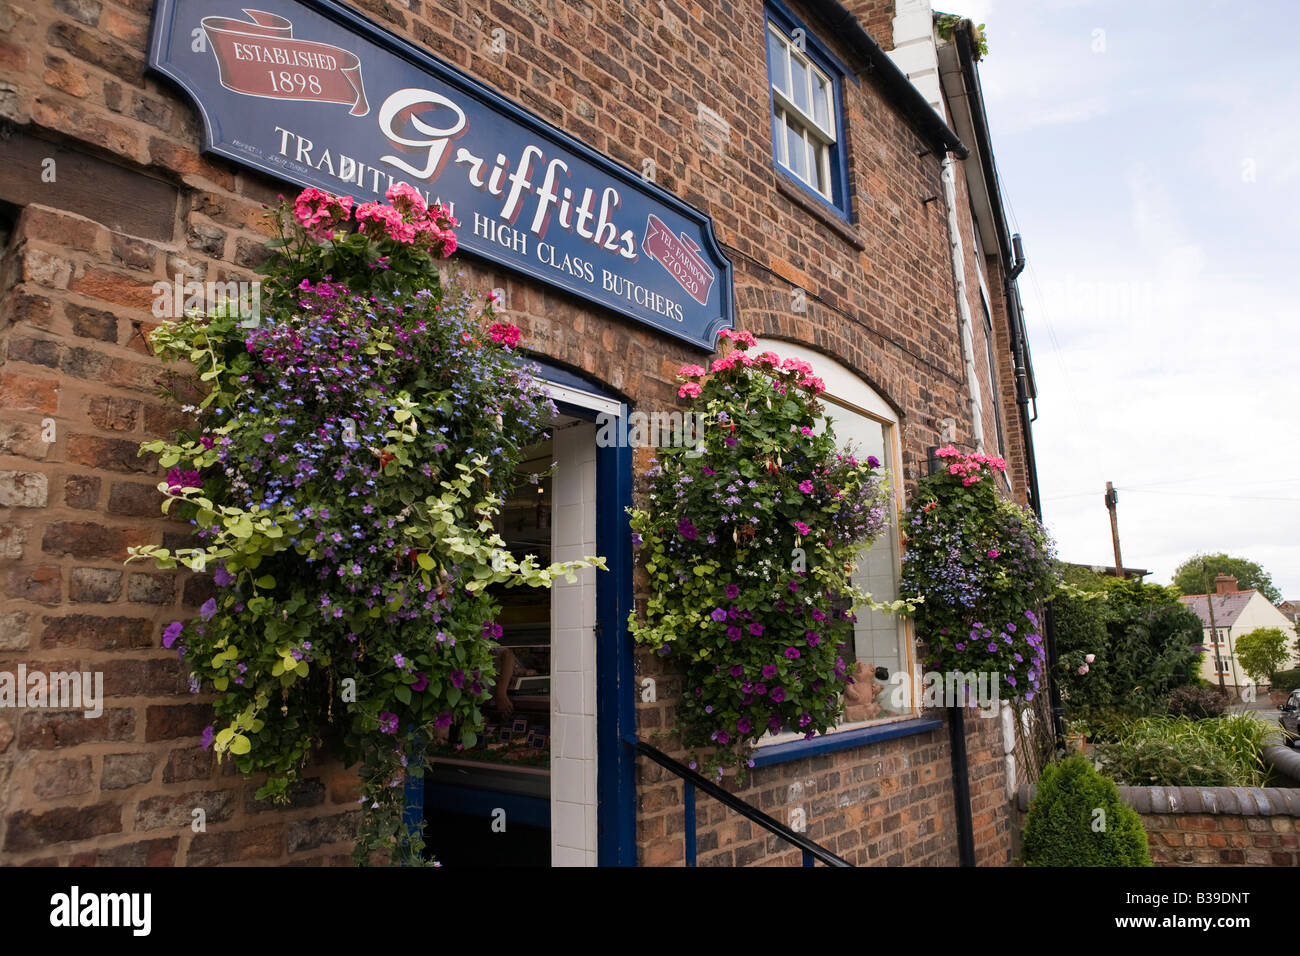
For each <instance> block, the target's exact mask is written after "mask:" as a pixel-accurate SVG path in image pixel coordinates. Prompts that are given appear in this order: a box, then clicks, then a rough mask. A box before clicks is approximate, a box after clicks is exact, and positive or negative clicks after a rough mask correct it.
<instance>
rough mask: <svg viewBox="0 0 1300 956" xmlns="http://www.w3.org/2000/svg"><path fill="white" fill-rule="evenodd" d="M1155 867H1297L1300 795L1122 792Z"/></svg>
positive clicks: (1274, 791) (1268, 790)
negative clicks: (1137, 818)
mask: <svg viewBox="0 0 1300 956" xmlns="http://www.w3.org/2000/svg"><path fill="white" fill-rule="evenodd" d="M1119 793H1120V797H1121V798H1123V800H1124V802H1125V803H1127V804H1128V805H1129V806H1131V807H1133V808H1134V809H1135V810H1137V811H1138V813H1139V814H1140V815H1141V817H1142V825H1143V826H1144V827H1146V831H1147V840H1148V842H1149V845H1150V847H1151V859H1152V861H1153V862H1154V863H1155V864H1156V866H1291V867H1294V866H1300V790H1283V789H1279V788H1277V787H1255V788H1248V787H1120V788H1119Z"/></svg>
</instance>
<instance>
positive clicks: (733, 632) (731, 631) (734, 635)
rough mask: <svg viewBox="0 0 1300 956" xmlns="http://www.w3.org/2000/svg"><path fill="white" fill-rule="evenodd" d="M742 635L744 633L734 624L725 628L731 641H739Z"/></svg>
mask: <svg viewBox="0 0 1300 956" xmlns="http://www.w3.org/2000/svg"><path fill="white" fill-rule="evenodd" d="M743 635H744V632H743V631H742V630H741V629H740V628H738V627H736V625H734V624H733V625H731V627H729V628H727V637H729V638H731V639H732V640H733V641H738V640H740V638H741V637H742V636H743Z"/></svg>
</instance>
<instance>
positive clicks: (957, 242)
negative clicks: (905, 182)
mask: <svg viewBox="0 0 1300 956" xmlns="http://www.w3.org/2000/svg"><path fill="white" fill-rule="evenodd" d="M956 176H957V167H956V164H955V163H954V162H953V159H952V155H951V154H948V155H946V156H944V159H943V177H942V178H943V201H944V205H945V206H946V207H947V210H948V247H949V252H950V253H951V254H952V281H953V286H954V287H955V289H956V291H957V319H958V325H959V327H960V328H961V350H962V355H963V356H964V358H965V360H966V381H967V383H968V385H969V388H970V421H971V429H972V431H974V433H975V450H976V451H979V452H983V451H984V400H983V398H982V396H981V395H980V382H979V379H978V378H976V376H975V344H974V343H975V339H974V334H973V333H972V332H971V315H970V300H969V299H968V298H967V296H966V253H965V250H964V248H963V246H962V241H961V226H960V224H959V223H958V221H957V180H956Z"/></svg>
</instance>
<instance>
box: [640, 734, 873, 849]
mask: <svg viewBox="0 0 1300 956" xmlns="http://www.w3.org/2000/svg"><path fill="white" fill-rule="evenodd" d="M623 742H624V743H625V744H627V745H628V746H629V747H631V748H632V749H633V750H635V751H636V752H637V753H639V754H641V755H642V756H644V757H649V758H650V759H651V760H653V761H654V762H655V763H657V764H659V766H661V767H663V768H664V769H665V770H667V771H668V772H669V773H672V774H674V775H676V776H678V777H680V778H681V780H682V804H683V807H684V809H685V813H686V865H687V866H695V857H696V847H695V790H696V788H697V787H698V788H699V789H700V790H703V791H704V792H705V793H707V794H708V795H709V796H711V797H712V798H713V799H714V800H717V801H718V802H719V803H721V804H722V805H723V806H726V807H729V808H730V809H732V810H735V811H736V812H737V813H739V814H740V815H741V816H742V817H744V818H745V819H746V820H750V821H752V822H754V823H757V824H758V825H759V826H760V827H762V828H763V829H765V830H767V831H768V832H769V833H773V834H775V835H776V836H779V837H780V838H781V839H782V840H784V841H785V842H786V843H790V844H792V845H794V846H796V847H798V848H799V849H800V850H802V851H803V865H804V866H812V865H813V861H814V860H820V861H821V862H822V863H824V864H825V865H826V866H852V865H853V864H852V863H850V862H849V861H848V860H844V859H841V858H840V857H838V856H836V855H835V854H834V853H832V852H831V851H830V850H828V849H826V848H825V847H824V846H821V845H820V844H818V843H814V842H813V841H812V840H809V839H808V838H807V837H805V836H803V835H801V834H799V833H796V832H795V831H794V830H791V829H790V828H789V827H788V826H786V825H785V824H784V823H781V822H780V821H779V820H775V819H773V818H772V817H769V816H768V815H767V814H766V813H764V812H763V811H762V810H760V809H758V807H756V806H753V805H752V804H749V803H746V802H745V801H744V800H741V799H740V798H739V797H737V796H736V795H735V794H731V793H727V791H725V790H723V789H722V788H721V787H719V786H718V785H717V784H716V783H714V782H713V781H712V780H709V779H707V778H706V777H704V776H701V775H700V774H698V773H696V772H695V771H694V770H692V769H691V768H690V767H687V766H686V765H685V764H682V763H679V762H678V761H676V760H674V759H673V758H672V757H670V756H668V755H667V754H666V753H664V752H663V751H662V750H658V749H656V748H655V747H652V746H650V745H649V744H648V743H646V742H645V741H644V740H641V739H640V738H639V737H633V736H627V737H624V738H623Z"/></svg>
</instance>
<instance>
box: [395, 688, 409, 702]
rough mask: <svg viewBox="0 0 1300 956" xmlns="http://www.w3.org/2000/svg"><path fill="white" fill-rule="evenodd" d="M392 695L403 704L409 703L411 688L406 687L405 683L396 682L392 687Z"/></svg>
mask: <svg viewBox="0 0 1300 956" xmlns="http://www.w3.org/2000/svg"><path fill="white" fill-rule="evenodd" d="M393 696H394V697H396V698H397V699H398V700H400V701H401V702H402V703H403V704H410V703H411V688H409V687H407V686H406V685H405V684H398V685H397V686H396V687H395V688H393Z"/></svg>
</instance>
